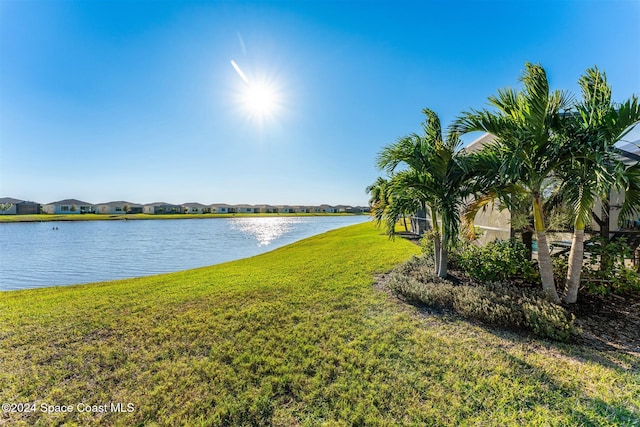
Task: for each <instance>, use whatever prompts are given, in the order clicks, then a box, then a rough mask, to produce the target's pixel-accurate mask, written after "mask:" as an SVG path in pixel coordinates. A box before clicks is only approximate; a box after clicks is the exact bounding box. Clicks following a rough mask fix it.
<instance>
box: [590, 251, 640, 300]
mask: <svg viewBox="0 0 640 427" xmlns="http://www.w3.org/2000/svg"><path fill="white" fill-rule="evenodd" d="M591 241H592V242H594V244H593V245H592V246H591V248H590V256H589V257H587V258H586V259H585V266H584V267H583V272H582V275H581V283H582V284H583V285H584V286H585V288H586V289H587V291H588V292H590V293H594V294H600V295H604V294H608V293H610V292H613V293H616V292H618V293H619V292H625V291H640V278H639V277H638V273H637V272H635V271H634V270H632V269H630V268H627V267H626V266H625V259H629V258H632V257H633V249H631V247H629V245H628V244H627V242H626V240H625V239H624V238H622V239H618V240H613V241H612V240H606V239H602V238H593V239H591ZM603 254H607V255H608V257H607V258H608V260H609V262H608V263H605V264H603V263H602V262H601V261H602V255H603Z"/></svg>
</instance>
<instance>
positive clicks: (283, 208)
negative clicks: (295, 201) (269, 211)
mask: <svg viewBox="0 0 640 427" xmlns="http://www.w3.org/2000/svg"><path fill="white" fill-rule="evenodd" d="M276 208H277V209H278V212H280V213H294V212H295V209H294V208H293V206H289V205H278V206H276Z"/></svg>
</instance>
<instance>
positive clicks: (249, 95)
mask: <svg viewBox="0 0 640 427" xmlns="http://www.w3.org/2000/svg"><path fill="white" fill-rule="evenodd" d="M243 98H244V104H245V106H246V108H247V110H249V112H250V113H252V114H255V115H258V116H267V115H270V114H272V113H273V112H274V110H275V109H276V108H277V94H276V91H275V90H274V89H273V88H272V87H269V86H267V85H264V84H253V85H247V87H246V90H245V93H244V96H243Z"/></svg>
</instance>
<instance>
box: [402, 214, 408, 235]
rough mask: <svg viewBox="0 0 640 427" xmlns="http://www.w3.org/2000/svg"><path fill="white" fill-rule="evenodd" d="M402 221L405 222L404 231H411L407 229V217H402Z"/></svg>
mask: <svg viewBox="0 0 640 427" xmlns="http://www.w3.org/2000/svg"><path fill="white" fill-rule="evenodd" d="M402 221H403V222H404V231H409V227H407V216H406V215H402Z"/></svg>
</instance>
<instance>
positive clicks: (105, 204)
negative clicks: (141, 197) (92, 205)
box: [96, 200, 142, 207]
mask: <svg viewBox="0 0 640 427" xmlns="http://www.w3.org/2000/svg"><path fill="white" fill-rule="evenodd" d="M124 205H128V206H129V207H134V206H142V205H141V204H139V203H131V202H126V201H123V200H119V201H117V202H106V203H98V204H97V205H96V206H124Z"/></svg>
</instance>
